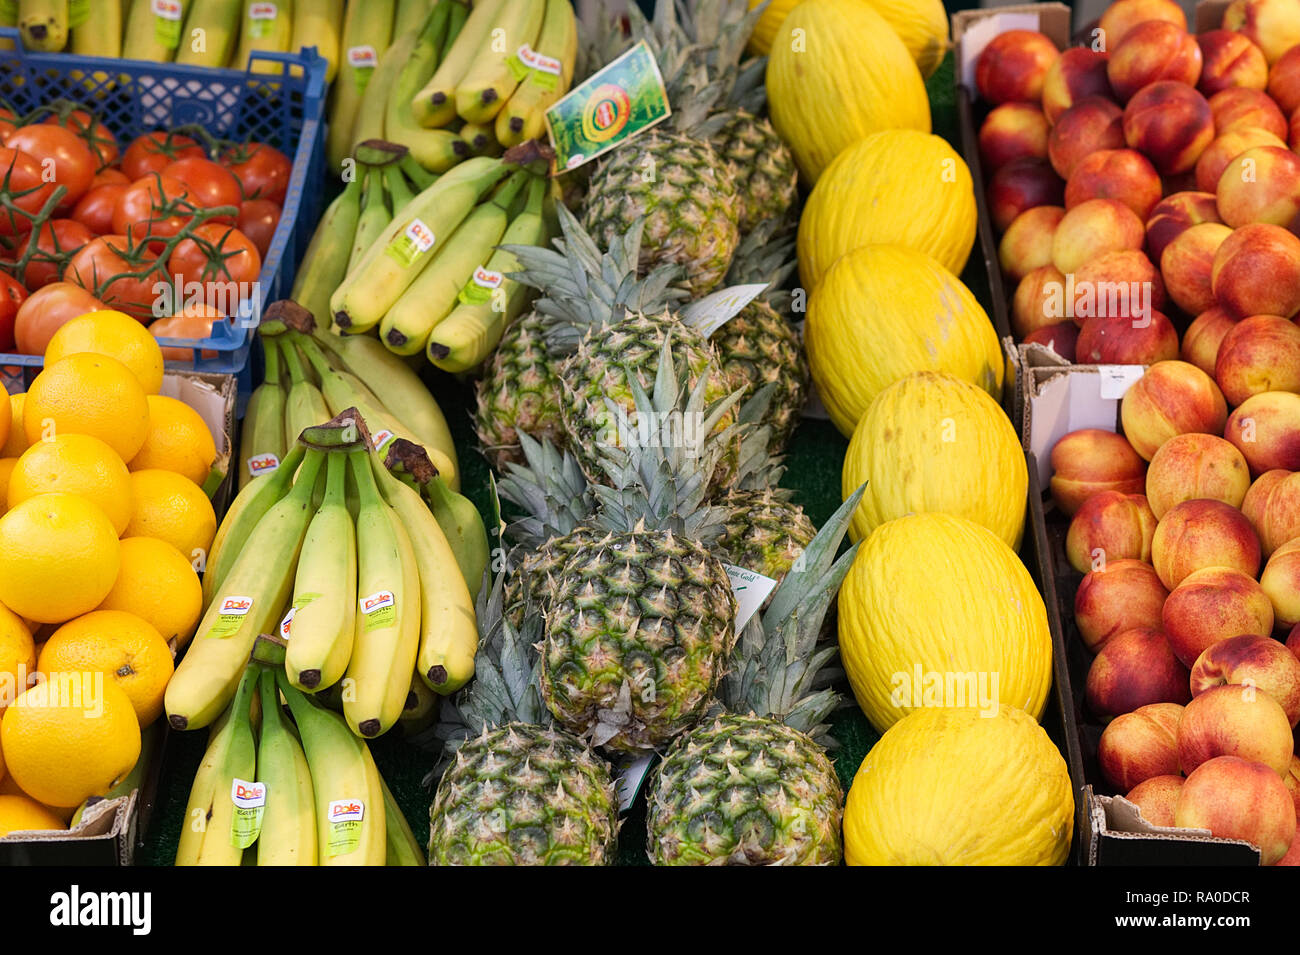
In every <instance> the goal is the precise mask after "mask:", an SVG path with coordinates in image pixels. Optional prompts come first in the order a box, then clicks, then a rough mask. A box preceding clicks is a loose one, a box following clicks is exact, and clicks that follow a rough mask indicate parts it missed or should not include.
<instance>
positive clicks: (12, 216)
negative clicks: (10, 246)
mask: <svg viewBox="0 0 1300 955" xmlns="http://www.w3.org/2000/svg"><path fill="white" fill-rule="evenodd" d="M0 190H3V191H5V192H7V193H8V194H9V201H10V202H11V203H12V204H13V205H14V206H16V207H17V208H18V209H20V210H22V212H26V213H29V214H30V215H36V213H38V212H40V211H41V209H42V208H43V207H44V205H45V203H46V201H47V200H48V199H49V198H50V193H52V192H54V183H52V182H46V181H45V180H44V177H42V175H41V164H40V163H38V162H37V161H36V160H35V159H34V158H33V157H31V156H29V155H27V153H25V152H20V151H19V150H17V149H10V148H9V147H8V146H5V147H3V148H0ZM30 231H32V220H31V219H29V218H28V217H27V216H25V215H22V213H21V212H11V211H9V210H8V209H5V210H3V211H0V235H23V234H25V233H27V232H30Z"/></svg>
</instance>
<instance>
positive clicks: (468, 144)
mask: <svg viewBox="0 0 1300 955" xmlns="http://www.w3.org/2000/svg"><path fill="white" fill-rule="evenodd" d="M460 141H461V142H462V143H464V144H465V149H466V150H468V151H469V154H470V155H471V156H499V155H501V144H500V143H498V142H497V135H496V131H495V130H494V129H493V128H492V124H491V123H466V124H465V125H464V126H462V127H461V128H460Z"/></svg>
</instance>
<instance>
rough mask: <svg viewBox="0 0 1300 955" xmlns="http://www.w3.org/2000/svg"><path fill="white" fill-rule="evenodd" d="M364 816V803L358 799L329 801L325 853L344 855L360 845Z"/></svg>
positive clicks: (331, 855)
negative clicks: (327, 835) (327, 836)
mask: <svg viewBox="0 0 1300 955" xmlns="http://www.w3.org/2000/svg"><path fill="white" fill-rule="evenodd" d="M365 818H366V804H365V803H364V802H363V801H362V800H360V799H334V800H331V801H330V804H329V809H328V815H327V821H328V823H329V841H328V843H327V844H326V855H327V856H329V857H331V858H332V857H334V856H345V855H347V854H348V853H349V852H354V851H356V848H357V846H359V845H361V826H362V823H363V822H364V821H365Z"/></svg>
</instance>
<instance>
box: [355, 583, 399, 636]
mask: <svg viewBox="0 0 1300 955" xmlns="http://www.w3.org/2000/svg"><path fill="white" fill-rule="evenodd" d="M359 603H360V604H361V617H362V620H363V623H362V626H361V632H362V633H369V632H370V631H372V630H379V629H382V628H384V627H391V626H392V625H393V624H394V623H396V622H397V598H396V597H395V596H393V592H392V591H391V590H380V591H377V592H375V593H373V594H371V595H370V596H369V597H362V598H361V600H360V601H359Z"/></svg>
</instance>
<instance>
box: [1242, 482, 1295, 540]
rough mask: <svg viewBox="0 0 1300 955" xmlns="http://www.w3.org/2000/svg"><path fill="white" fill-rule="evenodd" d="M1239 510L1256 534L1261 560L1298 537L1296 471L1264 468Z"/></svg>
mask: <svg viewBox="0 0 1300 955" xmlns="http://www.w3.org/2000/svg"><path fill="white" fill-rule="evenodd" d="M1241 513H1243V514H1245V515H1246V519H1247V520H1248V521H1250V523H1251V525H1252V526H1253V527H1254V528H1255V533H1256V534H1258V535H1259V546H1260V552H1261V553H1263V555H1264V559H1265V560H1267V559H1268V558H1269V557H1271V556H1272V555H1273V551H1275V550H1277V549H1278V548H1279V547H1281V546H1282V545H1283V544H1285V543H1286V542H1287V541H1289V540H1294V539H1295V538H1297V537H1300V471H1283V470H1281V469H1280V468H1279V469H1277V470H1274V471H1265V472H1264V473H1263V474H1261V475H1260V476H1259V477H1258V478H1257V479H1256V480H1255V483H1254V484H1252V485H1251V486H1250V490H1249V491H1247V492H1246V497H1245V500H1243V501H1242V502H1241Z"/></svg>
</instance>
